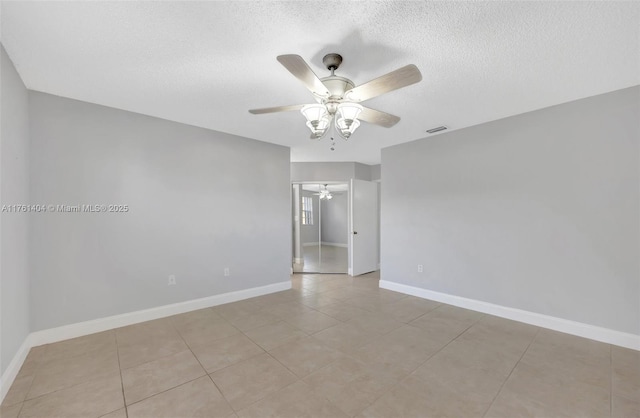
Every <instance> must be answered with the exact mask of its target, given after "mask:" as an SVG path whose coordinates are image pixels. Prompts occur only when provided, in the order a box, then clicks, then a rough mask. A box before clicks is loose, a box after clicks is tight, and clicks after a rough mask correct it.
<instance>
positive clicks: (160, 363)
mask: <svg viewBox="0 0 640 418" xmlns="http://www.w3.org/2000/svg"><path fill="white" fill-rule="evenodd" d="M204 374H206V373H205V370H204V369H203V368H202V366H200V363H199V362H198V360H197V359H196V358H195V357H194V355H193V354H192V353H191V351H190V350H185V351H181V352H179V353H177V354H173V355H170V356H167V357H163V358H160V359H158V360H154V361H151V362H148V363H144V364H141V365H138V366H135V367H132V368H129V369H124V370H122V383H123V386H124V394H125V398H126V401H127V405H131V404H132V403H134V402H138V401H140V400H142V399H144V398H147V397H149V396H152V395H155V394H157V393H159V392H162V391H165V390H167V389H171V388H173V387H176V386H178V385H181V384H183V383H185V382H188V381H190V380H194V379H196V378H198V377H200V376H203V375H204Z"/></svg>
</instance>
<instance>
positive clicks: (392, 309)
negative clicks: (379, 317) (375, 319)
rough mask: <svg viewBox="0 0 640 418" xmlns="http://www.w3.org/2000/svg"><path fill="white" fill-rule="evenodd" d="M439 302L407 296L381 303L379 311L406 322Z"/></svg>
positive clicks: (438, 304) (433, 307)
mask: <svg viewBox="0 0 640 418" xmlns="http://www.w3.org/2000/svg"><path fill="white" fill-rule="evenodd" d="M440 305H441V303H439V302H435V301H432V300H427V299H421V298H417V297H414V296H407V297H406V298H404V299H400V300H398V301H395V302H393V303H391V304H388V305H383V306H382V307H381V309H380V312H381V313H383V314H384V315H386V316H388V317H389V318H392V319H395V320H396V321H399V322H403V323H408V322H410V321H413V320H414V319H416V318H418V317H420V316H422V315H424V314H425V313H427V312H429V311H432V310H434V309H435V308H437V307H438V306H440Z"/></svg>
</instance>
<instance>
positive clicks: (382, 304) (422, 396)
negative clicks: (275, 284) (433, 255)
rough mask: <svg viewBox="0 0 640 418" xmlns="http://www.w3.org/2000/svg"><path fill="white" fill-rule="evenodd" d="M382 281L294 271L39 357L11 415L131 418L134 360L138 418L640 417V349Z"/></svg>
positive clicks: (15, 392) (5, 417)
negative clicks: (269, 290) (260, 288)
mask: <svg viewBox="0 0 640 418" xmlns="http://www.w3.org/2000/svg"><path fill="white" fill-rule="evenodd" d="M378 279H379V275H378V274H371V275H363V276H360V277H355V278H353V277H348V276H345V275H294V276H293V278H292V286H293V288H292V289H290V290H287V291H284V292H277V293H273V294H269V295H264V296H259V297H256V298H252V299H248V300H244V301H239V302H234V303H231V304H227V305H221V306H217V307H214V308H207V309H201V310H198V311H193V312H188V313H185V314H181V315H175V316H173V317H168V318H162V319H158V320H154V321H148V322H145V323H141V324H136V325H132V326H128V327H123V328H119V329H117V330H114V331H108V332H104V333H98V334H93V335H88V336H85V337H80V338H76V339H72V340H68V341H63V342H60V343H55V344H49V345H44V346H39V347H34V348H32V349H31V350H30V352H29V355H28V356H27V359H26V361H25V363H24V364H23V366H22V368H21V370H20V372H19V374H18V376H17V377H16V379H15V381H14V383H13V385H12V387H11V388H10V389H9V392H8V394H7V395H6V397H5V400H4V404H3V405H2V406H1V407H0V416H2V418H16V417H17V415H18V414H19V413H20V411H22V412H21V413H22V415H21V417H29V416H38V417H45V416H46V417H53V416H61V417H62V416H64V417H73V416H81V417H85V416H87V417H89V416H93V417H96V418H97V417H101V418H126V409H125V408H124V403H125V399H124V398H123V388H122V383H121V377H120V369H119V368H118V364H117V363H118V359H119V361H120V367H121V368H122V375H123V378H124V379H125V383H126V385H127V388H126V389H125V395H126V396H127V400H128V401H129V413H130V414H129V416H138V415H142V416H162V414H165V415H168V416H180V417H182V416H198V415H199V414H200V415H204V416H212V415H213V416H228V417H230V418H231V417H237V416H238V415H239V416H242V417H252V416H259V417H263V416H265V417H268V416H277V417H285V418H286V417H299V416H300V417H302V416H309V417H314V416H319V417H322V416H327V417H329V416H331V417H333V416H336V417H342V416H345V415H346V416H361V417H364V416H374V417H375V416H384V417H394V418H395V417H401V416H410V417H416V418H418V417H419V418H423V417H427V416H456V417H476V416H483V414H484V413H485V412H486V416H487V417H509V418H511V417H515V416H541V417H549V418H550V417H565V416H566V417H590V416H593V417H605V416H610V415H611V416H613V417H638V418H640V402H639V401H638V399H640V352H638V351H635V350H629V349H625V348H621V347H616V346H610V345H608V344H603V343H599V342H596V341H592V340H588V339H584V338H580V337H576V336H571V335H567V334H562V333H559V332H555V331H551V330H546V329H540V328H538V327H534V326H531V325H527V324H523V323H519V322H516V321H510V320H507V319H504V318H499V317H495V316H491V315H484V314H481V313H478V312H473V311H469V310H465V309H461V308H457V307H454V306H450V305H439V304H438V303H437V302H433V301H429V300H426V299H421V298H416V297H413V296H405V295H403V294H400V293H397V292H392V291H388V290H384V289H378ZM407 322H408V323H409V324H407ZM298 327H299V328H298ZM324 327H328V328H324ZM322 328H324V329H322ZM178 330H180V333H179V332H178ZM241 331H242V332H241ZM314 331H317V332H315V333H314ZM181 333H182V334H183V335H184V336H185V339H187V340H188V341H189V342H190V344H191V345H192V347H191V348H192V350H193V354H192V352H191V350H190V349H189V346H188V345H187V344H186V343H185V341H184V340H183V337H182V336H181ZM308 334H312V336H309V335H308ZM260 344H262V347H261V346H260ZM263 347H265V348H266V349H267V350H269V353H266V352H265V349H264V348H263ZM203 367H204V368H205V370H206V371H205V370H203ZM206 372H209V373H211V375H210V377H209V376H206V375H205V373H206ZM211 379H215V380H216V383H215V384H214V383H212V382H211ZM300 379H302V380H300ZM207 382H209V383H207ZM216 384H217V385H218V386H216ZM218 391H220V392H218ZM223 395H224V396H223ZM225 397H226V398H225ZM185 399H187V400H188V401H187V402H185V401H184V400H185ZM134 400H137V402H133V401H134ZM131 402H133V403H131ZM211 405H217V406H214V407H213V408H214V411H215V410H218V409H217V408H218V406H220V408H221V409H219V413H218V412H212V411H211V410H210V409H209V407H210V406H211ZM234 408H235V412H236V413H237V414H238V415H236V413H234V411H233V409H234ZM136 414H138V415H136Z"/></svg>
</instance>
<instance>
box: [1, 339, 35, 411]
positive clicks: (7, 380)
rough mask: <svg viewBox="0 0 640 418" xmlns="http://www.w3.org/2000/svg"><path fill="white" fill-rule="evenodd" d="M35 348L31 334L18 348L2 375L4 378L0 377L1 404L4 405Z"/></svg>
mask: <svg viewBox="0 0 640 418" xmlns="http://www.w3.org/2000/svg"><path fill="white" fill-rule="evenodd" d="M33 346H34V345H33V342H32V339H31V334H29V335H27V338H25V339H24V341H23V342H22V345H21V346H20V348H18V352H17V353H16V355H15V356H13V359H11V362H10V363H9V366H7V369H6V370H5V371H4V373H2V377H0V403H2V401H4V397H5V396H7V393H8V392H9V388H10V387H11V385H12V384H13V381H14V380H15V379H16V377H17V376H18V372H19V371H20V368H21V367H22V364H24V361H25V360H26V358H27V355H28V354H29V350H31V347H33Z"/></svg>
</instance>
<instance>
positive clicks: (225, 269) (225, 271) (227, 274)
mask: <svg viewBox="0 0 640 418" xmlns="http://www.w3.org/2000/svg"><path fill="white" fill-rule="evenodd" d="M229 276H231V271H230V270H229V267H225V268H224V277H229Z"/></svg>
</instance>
